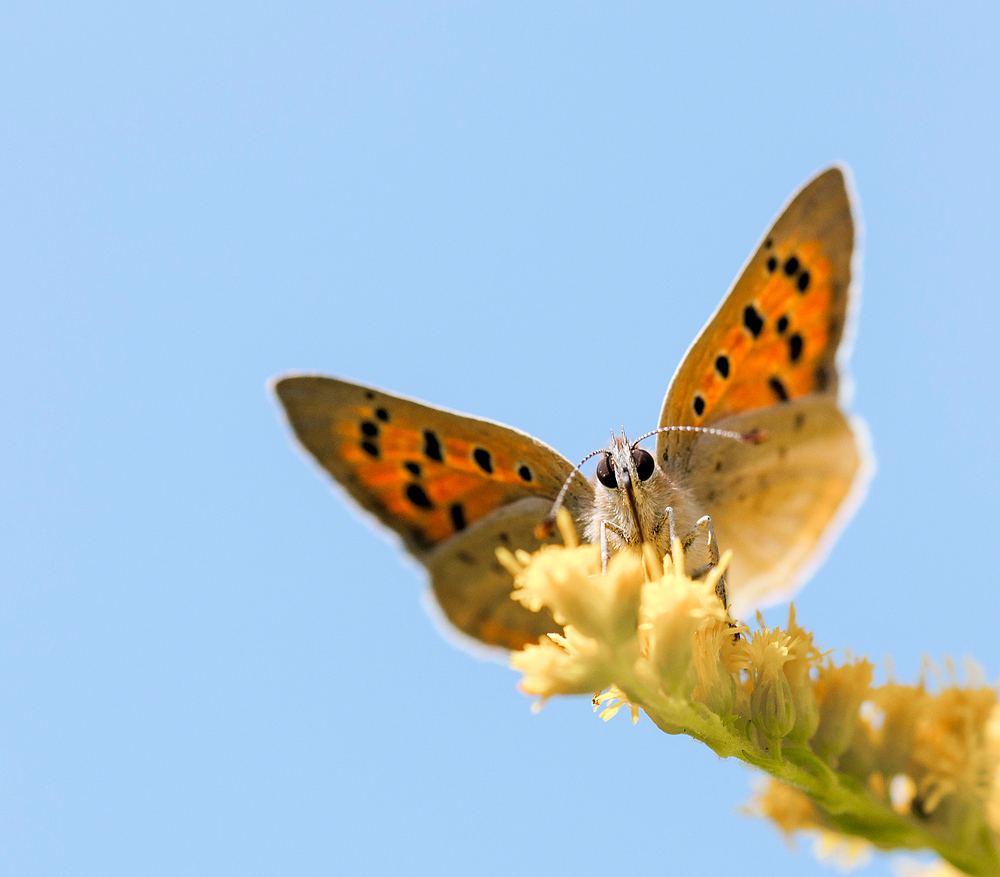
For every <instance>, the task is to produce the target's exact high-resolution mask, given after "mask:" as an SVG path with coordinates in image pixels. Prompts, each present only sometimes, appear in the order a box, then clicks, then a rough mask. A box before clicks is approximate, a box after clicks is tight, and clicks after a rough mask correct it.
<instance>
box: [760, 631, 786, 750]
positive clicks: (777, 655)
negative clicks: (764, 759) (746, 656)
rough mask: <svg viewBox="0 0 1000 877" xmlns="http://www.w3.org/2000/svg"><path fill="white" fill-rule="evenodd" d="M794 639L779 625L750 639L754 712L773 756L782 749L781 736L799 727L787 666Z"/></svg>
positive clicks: (763, 740) (764, 743)
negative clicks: (796, 726)
mask: <svg viewBox="0 0 1000 877" xmlns="http://www.w3.org/2000/svg"><path fill="white" fill-rule="evenodd" d="M791 642H792V638H791V637H790V636H788V635H787V634H785V633H784V632H783V631H782V630H779V629H778V628H774V629H770V628H766V627H765V628H763V629H762V630H758V631H756V632H755V633H754V634H753V636H752V637H751V639H750V662H751V666H752V667H753V691H752V692H751V694H750V714H751V721H752V722H753V726H754V729H755V730H756V731H757V733H758V734H759V735H760V738H761V742H762V744H763V745H764V746H765V747H766V748H767V749H768V751H769V752H770V754H771V755H772V756H777V755H778V754H779V753H780V751H781V738H782V737H784V736H785V735H786V734H788V733H789V732H790V731H791V730H792V728H794V727H795V704H794V703H793V702H792V689H791V686H790V685H789V684H788V678H787V677H786V676H785V671H784V665H785V663H786V662H788V661H789V660H791V657H792V656H791V654H790V653H789V648H788V647H789V646H790V645H791Z"/></svg>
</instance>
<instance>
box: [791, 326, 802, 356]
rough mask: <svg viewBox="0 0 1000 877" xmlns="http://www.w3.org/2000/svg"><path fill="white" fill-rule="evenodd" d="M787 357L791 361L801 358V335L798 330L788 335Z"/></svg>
mask: <svg viewBox="0 0 1000 877" xmlns="http://www.w3.org/2000/svg"><path fill="white" fill-rule="evenodd" d="M788 358H789V359H790V360H791V361H792V363H796V362H798V361H799V360H800V359H801V358H802V336H801V335H800V334H799V333H798V332H796V333H795V334H794V335H789V336H788Z"/></svg>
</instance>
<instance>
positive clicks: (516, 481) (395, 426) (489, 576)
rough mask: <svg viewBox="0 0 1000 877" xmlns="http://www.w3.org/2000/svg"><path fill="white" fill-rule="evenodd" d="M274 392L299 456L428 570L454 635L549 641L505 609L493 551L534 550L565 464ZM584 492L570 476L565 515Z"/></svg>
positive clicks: (336, 391)
mask: <svg viewBox="0 0 1000 877" xmlns="http://www.w3.org/2000/svg"><path fill="white" fill-rule="evenodd" d="M274 390H275V393H276V395H277V396H278V399H279V400H280V401H281V403H282V405H283V406H284V409H285V412H286V414H287V416H288V420H289V423H290V424H291V426H292V429H293V430H294V431H295V434H296V436H297V437H298V439H299V441H300V442H301V443H302V444H303V446H304V447H305V448H306V449H307V450H308V451H309V452H310V453H311V454H312V455H313V456H314V457H315V458H316V460H317V461H318V462H319V464H320V465H321V466H322V467H323V468H324V469H325V470H326V471H327V472H329V473H330V475H332V476H333V477H334V478H335V479H336V480H337V481H338V482H339V483H340V485H341V486H342V487H343V488H344V489H345V490H346V491H347V492H348V493H349V494H350V495H351V496H352V497H353V498H354V499H355V500H356V501H357V502H358V503H359V504H360V505H361V506H362V507H363V508H364V509H366V510H367V511H369V512H371V513H372V514H373V515H375V517H377V518H378V519H379V520H380V521H381V522H382V523H383V524H385V525H386V526H388V527H390V528H391V529H392V530H394V531H395V532H396V533H398V534H399V536H400V537H401V538H402V540H403V543H404V545H405V546H406V548H407V550H409V551H410V553H411V554H413V555H414V556H415V557H416V558H417V559H418V560H420V561H421V562H422V563H423V564H424V565H425V566H427V567H428V569H429V570H430V572H431V579H432V585H433V587H434V591H435V595H436V596H437V598H438V601H439V603H440V604H441V607H442V609H443V610H444V612H445V614H446V615H447V616H448V618H449V620H451V621H452V623H454V624H455V625H456V626H457V627H458V628H459V629H461V630H463V631H464V632H466V633H468V634H470V635H471V636H474V637H476V638H478V639H481V640H483V641H485V642H490V643H495V644H498V645H504V646H507V647H508V648H509V647H511V646H512V644H514V643H517V644H518V645H523V643H524V642H526V641H529V640H531V639H537V637H538V635H540V634H541V633H544V632H546V631H547V630H553V629H558V628H557V627H556V626H555V625H554V623H553V622H552V620H551V617H550V616H548V617H542V616H533V615H532V613H528V611H527V610H524V609H522V608H521V607H519V606H518V605H517V604H515V603H514V602H513V601H512V600H510V599H509V595H510V591H511V586H512V582H511V578H510V574H509V573H507V572H506V571H504V570H503V569H502V567H500V566H499V565H498V564H497V562H496V558H495V556H494V550H495V548H496V547H497V546H498V545H500V544H509V546H510V548H511V549H512V550H513V549H515V548H523V549H525V550H528V551H531V550H534V549H535V548H537V546H538V544H539V542H538V540H537V539H535V537H534V536H533V535H532V532H531V531H532V529H533V528H534V526H535V525H536V524H538V523H539V522H540V521H541V520H542V519H543V518H544V517H545V514H546V512H547V510H548V508H549V507H550V506H551V503H552V500H553V499H554V498H555V496H556V494H557V493H558V491H559V488H560V487H561V485H562V483H563V481H564V480H565V479H566V478H567V477H568V476H569V475H570V473H571V472H572V471H573V465H572V464H571V463H570V462H569V461H568V460H566V459H565V458H564V457H562V456H561V455H560V454H558V453H556V452H555V451H554V450H552V449H551V448H549V447H548V446H547V445H545V444H543V443H542V442H540V441H538V440H537V439H535V438H532V437H531V436H529V435H527V434H526V433H522V432H519V431H518V430H515V429H512V428H510V427H507V426H503V425H502V424H498V423H494V422H492V421H488V420H482V419H479V418H475V417H469V416H467V415H462V414H457V413H454V412H451V411H446V410H444V409H442V408H437V407H435V406H432V405H426V404H424V403H421V402H417V401H414V400H411V399H406V398H403V397H400V396H396V395H393V394H391V393H386V392H385V391H383V390H378V389H375V388H372V387H365V386H362V385H360V384H355V383H353V382H351V381H343V380H338V379H336V378H328V377H321V376H314V375H296V376H291V377H286V378H282V379H279V380H278V381H276V382H275V385H274ZM591 492H592V488H591V487H590V485H589V484H588V483H587V481H586V480H585V479H584V478H583V477H582V476H581V475H579V474H577V475H576V476H575V477H574V480H573V482H572V486H571V489H570V491H569V495H568V500H567V505H568V507H569V508H570V510H571V511H573V510H577V509H579V508H581V507H583V506H585V505H586V504H587V503H588V502H589V498H590V494H591ZM508 604H509V605H508ZM528 616H531V617H530V618H529V617H528ZM536 631H537V632H536Z"/></svg>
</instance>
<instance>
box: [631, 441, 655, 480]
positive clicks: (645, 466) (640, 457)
mask: <svg viewBox="0 0 1000 877" xmlns="http://www.w3.org/2000/svg"><path fill="white" fill-rule="evenodd" d="M632 462H633V463H635V471H636V472H637V473H638V475H639V480H640V481H648V480H649V479H650V477H651V476H652V474H653V470H654V469H655V468H656V464H655V463H654V462H653V456H652V454H650V453H649V452H648V451H644V450H643V449H642V448H636V449H635V450H634V451H632Z"/></svg>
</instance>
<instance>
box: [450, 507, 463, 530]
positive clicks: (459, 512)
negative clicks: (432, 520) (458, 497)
mask: <svg viewBox="0 0 1000 877" xmlns="http://www.w3.org/2000/svg"><path fill="white" fill-rule="evenodd" d="M448 514H449V515H451V522H452V524H454V525H455V529H456V530H464V529H465V509H464V508H462V504H461V503H460V502H453V503H452V504H451V506H449V508H448Z"/></svg>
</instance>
